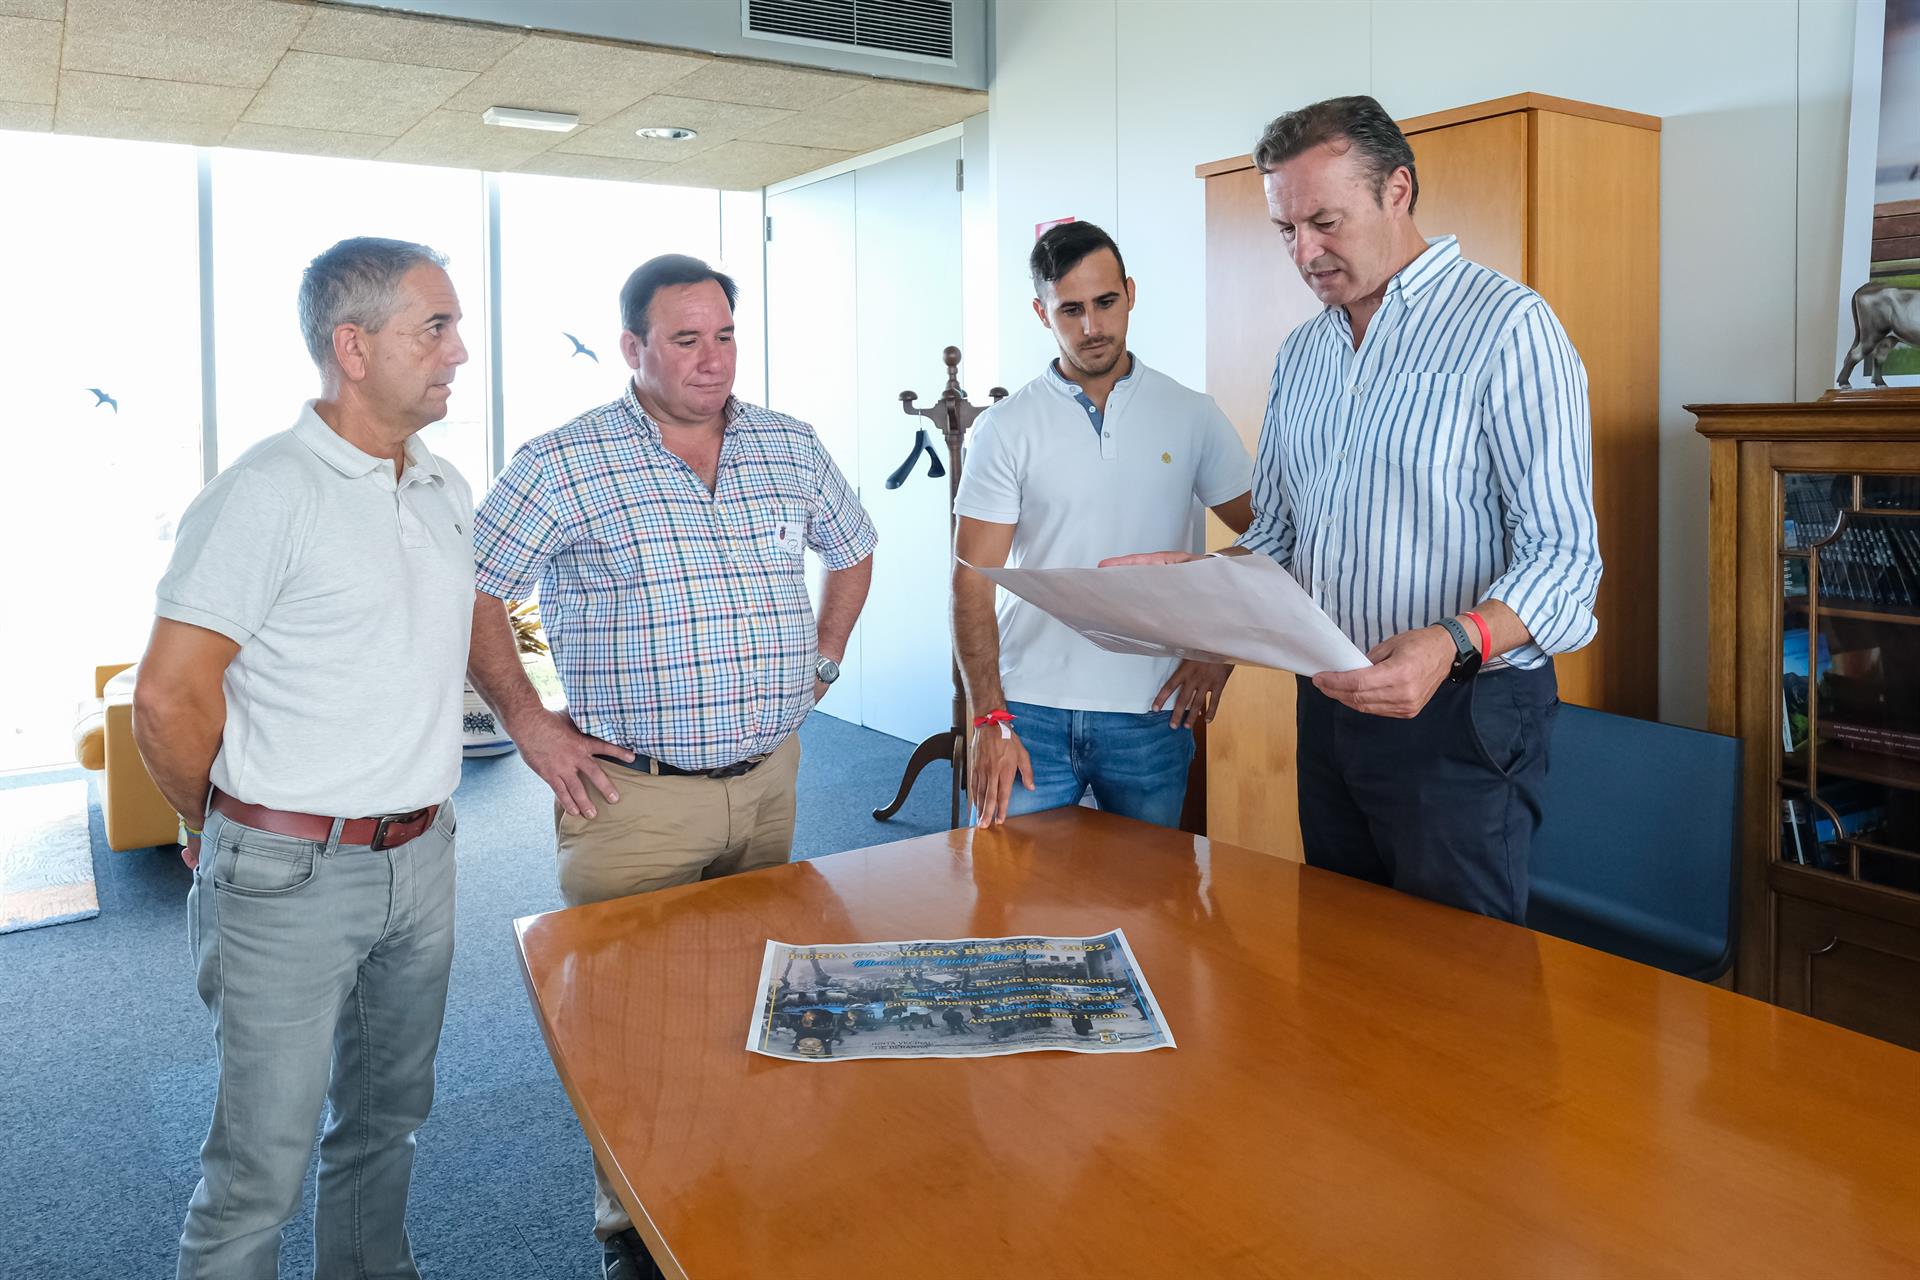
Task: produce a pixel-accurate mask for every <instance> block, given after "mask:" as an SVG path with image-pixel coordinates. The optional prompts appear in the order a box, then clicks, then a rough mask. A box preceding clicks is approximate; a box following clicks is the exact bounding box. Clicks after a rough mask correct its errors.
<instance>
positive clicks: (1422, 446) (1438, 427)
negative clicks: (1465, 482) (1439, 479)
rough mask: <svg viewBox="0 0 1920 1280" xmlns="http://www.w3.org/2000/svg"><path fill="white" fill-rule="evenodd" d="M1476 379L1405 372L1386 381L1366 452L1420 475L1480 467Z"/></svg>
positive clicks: (1458, 375) (1464, 376)
mask: <svg viewBox="0 0 1920 1280" xmlns="http://www.w3.org/2000/svg"><path fill="white" fill-rule="evenodd" d="M1473 389H1474V379H1473V377H1472V375H1471V374H1464V373H1402V374H1395V375H1393V376H1392V377H1390V378H1386V379H1383V380H1382V383H1381V387H1380V393H1379V397H1378V401H1377V403H1376V404H1375V406H1374V409H1375V412H1374V413H1373V414H1371V415H1370V417H1371V418H1372V422H1371V424H1370V427H1371V431H1370V435H1369V438H1368V440H1367V444H1366V448H1367V451H1368V452H1369V453H1371V454H1373V455H1374V456H1375V457H1377V458H1380V459H1382V460H1384V461H1386V462H1390V463H1392V464H1393V465H1394V466H1396V467H1401V468H1404V469H1406V470H1408V471H1415V472H1454V471H1462V470H1465V469H1467V468H1469V467H1472V466H1473V465H1475V461H1476V458H1477V456H1478V450H1479V431H1478V427H1477V424H1476V422H1475V421H1474V399H1473Z"/></svg>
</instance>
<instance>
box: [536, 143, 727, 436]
mask: <svg viewBox="0 0 1920 1280" xmlns="http://www.w3.org/2000/svg"><path fill="white" fill-rule="evenodd" d="M661 253H688V254H692V255H693V256H694V257H696V258H700V259H702V260H703V261H706V262H715V261H717V260H718V258H719V256H720V201H719V193H718V192H714V191H702V190H696V189H693V188H689V187H650V186H641V185H638V184H635V183H627V182H594V181H586V180H581V179H574V178H548V177H540V176H537V175H531V174H511V173H510V174H502V175H501V176H500V333H501V352H502V355H501V365H502V372H503V374H504V385H503V400H504V402H505V405H504V408H505V413H504V416H505V419H506V424H505V425H506V446H507V453H508V455H509V456H511V455H512V453H513V451H514V450H515V449H517V448H519V447H520V446H521V445H522V444H525V443H526V442H527V441H528V440H531V439H532V438H533V437H534V436H537V435H539V434H541V433H542V432H545V431H551V430H552V429H553V428H555V427H557V426H560V425H562V424H563V423H565V422H566V421H567V420H568V419H570V418H573V417H575V416H577V415H579V414H581V413H583V412H585V411H586V410H588V409H591V408H593V407H594V406H595V405H600V404H605V403H606V402H607V401H609V400H612V399H613V398H615V397H616V396H618V395H619V394H620V390H621V387H622V386H623V385H624V384H625V382H626V380H627V378H628V376H629V373H628V370H627V365H626V361H625V360H624V359H622V358H621V355H620V286H621V285H623V284H625V283H626V281H627V276H628V275H629V274H631V273H632V271H633V269H634V268H635V267H637V266H639V265H640V264H641V263H642V262H645V261H646V260H647V259H648V258H651V257H653V256H654V255H655V254H661ZM575 338H577V339H579V343H580V346H581V347H583V348H584V349H585V350H578V349H576V347H575V345H574V342H573V339H575ZM588 352H591V353H592V354H591V355H589V354H587V353H588Z"/></svg>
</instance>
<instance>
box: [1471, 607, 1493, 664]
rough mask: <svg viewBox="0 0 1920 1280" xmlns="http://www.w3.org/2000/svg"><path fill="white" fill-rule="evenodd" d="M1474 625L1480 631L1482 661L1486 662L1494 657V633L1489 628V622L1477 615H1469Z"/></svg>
mask: <svg viewBox="0 0 1920 1280" xmlns="http://www.w3.org/2000/svg"><path fill="white" fill-rule="evenodd" d="M1467 617H1469V618H1472V619H1473V625H1474V626H1475V627H1478V628H1479V630H1480V661H1482V662H1485V661H1486V660H1487V659H1488V658H1491V657H1492V656H1493V652H1492V651H1493V632H1492V631H1491V630H1489V629H1488V627H1487V620H1486V619H1485V618H1483V617H1481V616H1480V615H1479V614H1477V613H1469V614H1468V615H1467Z"/></svg>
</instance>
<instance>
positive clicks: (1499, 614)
mask: <svg viewBox="0 0 1920 1280" xmlns="http://www.w3.org/2000/svg"><path fill="white" fill-rule="evenodd" d="M1473 612H1475V613H1477V614H1479V615H1480V620H1481V621H1482V622H1484V623H1486V624H1487V631H1488V633H1489V634H1490V635H1492V637H1493V643H1492V644H1490V645H1488V646H1487V656H1488V657H1496V656H1498V655H1500V654H1503V653H1508V652H1510V651H1512V650H1514V649H1518V648H1519V647H1520V646H1521V645H1523V644H1532V643H1533V633H1532V632H1531V631H1529V630H1527V624H1526V623H1524V622H1522V621H1520V615H1519V614H1517V613H1515V612H1514V611H1513V610H1512V609H1510V608H1508V607H1507V606H1506V604H1505V603H1503V602H1502V601H1499V600H1483V601H1481V602H1480V603H1479V604H1477V605H1475V606H1474V607H1473ZM1468 631H1469V632H1470V633H1471V631H1472V628H1471V627H1469V628H1468ZM1473 638H1474V639H1475V640H1478V639H1479V638H1480V637H1479V636H1477V635H1476V636H1474V637H1473Z"/></svg>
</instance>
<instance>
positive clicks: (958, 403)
mask: <svg viewBox="0 0 1920 1280" xmlns="http://www.w3.org/2000/svg"><path fill="white" fill-rule="evenodd" d="M941 357H942V359H944V360H945V361H946V362H947V389H946V390H945V391H942V392H941V393H940V398H939V399H937V400H935V401H934V402H933V403H932V404H931V405H930V406H928V407H927V408H925V409H916V408H914V403H913V402H914V401H916V400H918V399H919V398H920V397H919V394H918V393H917V392H913V391H902V392H901V393H900V408H901V409H902V410H904V411H905V412H906V413H907V414H908V415H909V416H912V417H921V418H926V419H928V420H930V421H931V422H932V423H933V424H934V425H935V426H936V427H938V428H940V435H941V438H942V439H944V440H945V441H946V444H947V468H946V474H947V550H948V552H949V553H951V552H952V550H953V541H954V534H955V531H956V530H957V529H958V528H959V517H958V516H956V515H954V513H953V500H954V498H955V497H956V496H958V494H959V492H960V467H961V464H962V459H963V457H964V454H965V449H966V439H967V431H968V430H969V429H970V428H971V427H972V426H973V420H974V419H975V418H977V417H979V416H980V415H981V414H983V413H985V412H986V411H987V410H988V409H989V408H991V407H992V406H991V405H984V404H971V403H969V402H968V401H967V393H966V392H965V391H962V390H961V389H960V348H958V347H948V348H947V349H946V350H945V351H944V352H942V353H941ZM987 394H988V395H989V396H990V397H992V399H993V401H994V403H996V404H997V403H999V402H1000V401H1001V400H1004V399H1006V396H1007V389H1006V388H1005V387H995V388H993V389H992V390H991V391H989V392H988V393H987ZM923 448H924V449H926V450H928V451H929V453H931V451H932V445H930V444H928V443H927V440H926V428H925V427H921V428H919V430H918V432H917V433H916V435H915V438H914V445H913V452H912V453H910V454H908V455H907V460H906V462H904V463H902V464H901V466H900V467H899V469H898V470H896V471H895V472H894V473H893V475H892V476H890V477H888V480H887V487H888V488H889V489H897V488H899V487H900V485H901V484H903V483H905V481H906V479H907V477H908V476H909V475H911V474H912V471H913V464H914V463H915V462H917V461H918V460H919V458H920V452H921V450H922V449H923ZM939 465H940V460H939V459H938V458H937V457H936V458H934V459H933V466H932V468H930V469H929V471H928V475H930V476H938V475H939V474H940V472H939V469H938V468H939ZM948 660H949V662H950V664H951V666H952V668H953V723H952V724H951V725H949V726H948V727H947V728H945V729H943V730H942V731H940V732H939V733H936V734H934V735H933V736H932V737H930V738H928V739H927V740H926V741H924V742H922V743H921V744H920V745H919V746H917V747H915V748H914V749H913V756H912V757H911V758H910V759H909V760H908V761H907V770H906V773H905V774H904V775H903V776H902V777H901V779H900V790H899V792H898V793H896V794H895V795H894V797H893V803H891V804H889V805H887V806H886V807H885V808H881V809H875V810H874V811H873V816H874V820H875V821H876V822H885V821H887V819H889V818H891V817H893V815H894V814H896V813H898V812H900V806H901V805H904V804H905V803H906V802H907V793H908V792H910V791H912V790H913V784H914V782H915V781H916V780H917V779H918V778H919V777H920V773H921V771H922V770H924V769H925V768H926V767H927V766H928V765H930V764H932V763H933V762H934V761H936V760H941V759H945V760H947V761H949V762H951V763H952V765H953V806H952V820H951V822H950V823H949V824H948V825H950V826H955V827H957V826H959V825H960V793H961V792H962V791H964V790H966V783H967V737H968V729H969V726H968V724H967V686H966V684H965V683H964V682H963V681H962V680H961V678H960V659H959V657H958V656H957V655H955V654H953V652H952V640H951V639H949V640H948Z"/></svg>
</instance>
